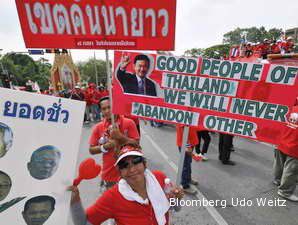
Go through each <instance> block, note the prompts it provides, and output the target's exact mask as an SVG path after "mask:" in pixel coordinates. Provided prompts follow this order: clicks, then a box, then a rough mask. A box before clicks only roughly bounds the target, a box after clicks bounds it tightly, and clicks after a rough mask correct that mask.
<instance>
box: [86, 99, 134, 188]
mask: <svg viewBox="0 0 298 225" xmlns="http://www.w3.org/2000/svg"><path fill="white" fill-rule="evenodd" d="M99 104H100V108H101V112H102V114H103V116H104V119H103V120H102V121H101V122H99V123H98V124H96V125H95V126H94V128H93V131H92V134H91V137H90V140H89V144H90V148H89V152H90V153H91V154H92V155H94V154H99V153H103V160H102V161H103V162H102V163H103V164H102V180H103V181H104V182H105V186H106V188H110V187H111V186H113V185H114V184H115V183H116V182H117V181H118V180H119V171H117V169H116V168H115V167H114V164H115V162H116V157H115V150H117V147H119V145H121V144H124V143H129V142H130V143H134V142H135V143H137V142H138V140H139V133H138V130H137V127H136V125H135V123H134V122H133V121H132V120H131V119H128V118H124V117H123V116H119V115H115V123H116V124H115V125H116V127H114V128H113V127H112V124H111V108H110V100H109V97H107V96H106V97H103V98H101V99H100V102H99Z"/></svg>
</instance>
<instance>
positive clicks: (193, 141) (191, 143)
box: [176, 125, 199, 194]
mask: <svg viewBox="0 0 298 225" xmlns="http://www.w3.org/2000/svg"><path fill="white" fill-rule="evenodd" d="M183 131H184V126H181V125H177V126H176V143H177V146H178V149H179V151H181V147H182V139H183ZM198 143H199V140H198V136H197V128H194V127H190V128H189V133H188V139H187V144H186V152H185V158H184V162H183V170H182V177H181V186H182V188H183V191H184V192H185V193H187V194H196V193H197V191H196V190H195V189H194V188H193V187H192V186H191V185H195V186H197V185H198V184H199V183H198V181H196V180H194V179H192V177H191V163H192V152H193V149H194V147H195V146H196V145H197V144H198Z"/></svg>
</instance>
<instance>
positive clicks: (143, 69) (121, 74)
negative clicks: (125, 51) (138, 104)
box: [117, 54, 156, 96]
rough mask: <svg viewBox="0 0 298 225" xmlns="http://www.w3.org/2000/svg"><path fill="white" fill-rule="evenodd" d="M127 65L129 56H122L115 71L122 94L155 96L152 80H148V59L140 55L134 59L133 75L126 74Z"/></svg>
mask: <svg viewBox="0 0 298 225" xmlns="http://www.w3.org/2000/svg"><path fill="white" fill-rule="evenodd" d="M129 64H130V58H129V56H123V57H122V59H121V62H120V65H119V68H118V70H117V79H118V80H119V82H120V84H121V86H122V88H123V91H124V93H128V94H137V95H150V96H156V87H155V84H154V82H153V81H152V80H150V79H148V72H149V67H150V59H149V57H148V56H147V55H143V54H140V55H137V56H136V57H135V58H134V63H133V64H134V65H133V67H134V73H129V72H126V68H127V66H128V65H129Z"/></svg>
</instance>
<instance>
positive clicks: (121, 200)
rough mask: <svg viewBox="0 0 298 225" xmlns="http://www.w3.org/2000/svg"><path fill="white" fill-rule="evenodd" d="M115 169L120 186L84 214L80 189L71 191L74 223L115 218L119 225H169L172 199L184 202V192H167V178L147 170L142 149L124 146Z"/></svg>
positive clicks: (75, 188)
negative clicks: (117, 172) (170, 201)
mask: <svg viewBox="0 0 298 225" xmlns="http://www.w3.org/2000/svg"><path fill="white" fill-rule="evenodd" d="M115 167H117V169H118V170H119V173H120V175H121V179H120V181H119V183H118V184H117V185H115V186H113V187H112V188H111V189H109V190H107V191H106V192H104V193H103V195H102V196H100V197H99V198H98V199H97V200H96V202H95V203H94V204H93V205H91V206H90V207H89V208H87V210H86V211H85V212H84V209H83V207H82V204H81V200H80V194H79V190H78V188H77V187H76V186H71V187H69V188H68V190H70V191H72V201H71V213H72V218H73V222H74V224H75V225H87V224H88V225H89V224H93V225H98V224H101V223H103V222H104V221H106V220H108V219H114V220H115V223H116V224H118V225H133V224H137V225H148V224H151V225H168V224H169V213H168V212H169V209H170V203H169V198H174V199H181V198H182V197H183V191H182V190H181V189H180V188H177V187H174V186H172V188H171V189H170V190H169V192H167V191H166V184H165V183H166V182H165V180H166V178H167V177H166V175H165V174H164V173H163V172H161V171H150V170H149V169H147V163H146V159H145V157H144V154H143V153H142V151H141V148H140V147H136V146H133V145H124V146H122V148H121V150H120V152H119V155H118V158H117V161H116V163H115ZM165 192H167V193H168V194H166V193H165Z"/></svg>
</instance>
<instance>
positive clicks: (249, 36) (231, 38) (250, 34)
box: [223, 26, 282, 45]
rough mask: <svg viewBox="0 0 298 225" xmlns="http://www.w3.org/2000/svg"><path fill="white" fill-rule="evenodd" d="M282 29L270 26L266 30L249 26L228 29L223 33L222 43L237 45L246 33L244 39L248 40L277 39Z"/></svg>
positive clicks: (255, 41)
mask: <svg viewBox="0 0 298 225" xmlns="http://www.w3.org/2000/svg"><path fill="white" fill-rule="evenodd" d="M281 32H282V29H280V28H272V29H269V30H266V29H265V27H263V26H262V27H260V28H257V27H250V28H239V27H237V28H236V29H235V30H232V31H229V32H227V33H225V34H224V35H223V43H225V44H230V45H239V44H240V43H241V39H243V37H244V36H245V34H246V40H247V41H249V42H254V43H257V42H262V41H263V40H264V39H265V38H268V39H275V40H276V39H278V38H279V37H280V35H281Z"/></svg>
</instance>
